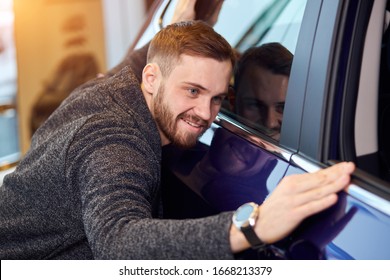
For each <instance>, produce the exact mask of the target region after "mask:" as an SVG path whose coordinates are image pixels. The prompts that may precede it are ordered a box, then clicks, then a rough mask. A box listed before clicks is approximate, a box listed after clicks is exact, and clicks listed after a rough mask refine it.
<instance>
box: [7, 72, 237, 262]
mask: <svg viewBox="0 0 390 280" xmlns="http://www.w3.org/2000/svg"><path fill="white" fill-rule="evenodd" d="M160 164H161V142H160V137H159V134H158V131H157V127H156V124H155V122H154V120H153V118H152V116H151V114H150V111H149V110H148V107H147V105H146V102H145V99H144V97H143V94H142V92H141V89H140V86H139V82H138V81H137V79H136V77H135V76H134V75H133V73H132V71H131V70H130V68H129V67H125V68H124V69H122V70H121V71H120V72H119V73H117V74H115V75H114V76H112V77H109V78H100V79H96V80H94V81H92V82H90V83H88V84H87V85H84V86H82V87H80V88H79V89H77V90H76V91H74V92H73V93H72V94H71V95H70V96H69V97H68V98H67V99H66V100H65V101H64V102H63V103H62V105H61V106H60V108H58V109H57V110H56V111H55V112H54V113H53V114H52V116H51V117H50V118H49V120H48V121H47V122H46V123H45V124H44V125H43V126H42V127H41V128H40V129H39V130H38V131H37V133H36V134H35V135H34V137H33V139H32V144H31V148H30V150H29V152H28V153H27V154H26V156H25V158H24V159H23V160H22V161H21V162H20V164H19V166H18V167H17V169H16V171H15V172H14V173H12V174H9V175H7V176H6V177H5V179H4V183H3V186H1V187H0V259H49V258H55V259H93V258H95V259H226V258H233V255H232V254H231V252H230V249H229V234H228V233H229V227H230V219H231V213H222V214H220V215H217V216H212V217H208V218H203V219H197V220H164V219H161V218H160V217H161V211H160V208H161V207H159V205H160V196H159V184H160Z"/></svg>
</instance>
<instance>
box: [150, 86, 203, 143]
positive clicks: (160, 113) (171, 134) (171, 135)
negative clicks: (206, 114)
mask: <svg viewBox="0 0 390 280" xmlns="http://www.w3.org/2000/svg"><path fill="white" fill-rule="evenodd" d="M164 90H165V88H164V85H163V84H161V85H160V88H159V89H158V92H157V96H156V97H155V99H154V101H153V102H154V103H153V112H154V118H155V121H156V123H157V126H158V127H159V128H160V130H161V132H162V133H163V134H164V135H165V137H167V138H168V140H169V141H170V142H171V143H172V144H173V145H175V146H178V147H179V148H183V149H188V148H191V147H194V146H195V145H196V142H197V141H198V139H199V137H201V136H202V135H203V133H204V132H205V131H206V129H207V128H208V125H207V122H206V121H204V120H201V119H200V118H198V117H196V116H192V115H189V114H186V113H182V114H180V115H178V116H177V117H176V118H175V117H174V114H173V113H172V111H171V109H170V107H169V104H168V102H167V100H166V99H165V98H164ZM180 119H185V120H191V121H192V122H195V123H201V124H202V125H204V126H205V129H204V130H203V131H202V133H200V134H199V133H190V132H181V131H179V129H178V127H177V123H178V121H179V120H180Z"/></svg>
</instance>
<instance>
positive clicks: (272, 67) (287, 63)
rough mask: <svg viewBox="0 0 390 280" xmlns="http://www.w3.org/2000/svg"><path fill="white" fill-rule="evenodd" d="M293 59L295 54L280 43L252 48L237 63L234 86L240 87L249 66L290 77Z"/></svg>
mask: <svg viewBox="0 0 390 280" xmlns="http://www.w3.org/2000/svg"><path fill="white" fill-rule="evenodd" d="M293 58H294V56H293V54H292V53H291V52H290V51H289V50H288V49H287V48H286V47H284V46H283V45H282V44H280V43H278V42H272V43H267V44H263V45H261V46H258V47H252V48H250V49H248V50H246V51H245V52H244V54H243V55H242V56H241V57H240V60H239V61H238V63H237V66H236V69H235V70H236V72H235V75H234V84H235V86H236V87H237V86H239V83H240V80H241V77H242V75H243V73H244V72H245V69H246V68H247V67H248V66H249V65H255V66H258V67H262V68H264V69H266V70H269V71H271V73H273V74H277V75H284V76H287V77H289V76H290V71H291V65H292V61H293Z"/></svg>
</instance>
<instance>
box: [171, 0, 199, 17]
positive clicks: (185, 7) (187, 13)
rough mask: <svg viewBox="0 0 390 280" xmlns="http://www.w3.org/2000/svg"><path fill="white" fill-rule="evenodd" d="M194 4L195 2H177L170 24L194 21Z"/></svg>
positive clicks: (189, 0)
mask: <svg viewBox="0 0 390 280" xmlns="http://www.w3.org/2000/svg"><path fill="white" fill-rule="evenodd" d="M195 3H196V0H179V1H178V3H177V4H176V8H175V12H174V13H173V17H172V20H171V23H176V22H180V21H188V20H194V19H195Z"/></svg>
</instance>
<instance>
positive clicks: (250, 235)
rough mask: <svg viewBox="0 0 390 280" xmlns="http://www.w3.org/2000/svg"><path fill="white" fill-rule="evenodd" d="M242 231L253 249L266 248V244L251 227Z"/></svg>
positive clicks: (243, 228)
mask: <svg viewBox="0 0 390 280" xmlns="http://www.w3.org/2000/svg"><path fill="white" fill-rule="evenodd" d="M241 231H242V233H243V234H244V235H245V237H246V239H247V240H248V242H249V244H251V246H252V248H253V249H261V248H264V247H265V246H266V244H265V243H264V242H263V241H261V239H260V238H259V237H258V236H257V234H256V233H255V231H254V230H253V228H252V227H251V226H247V227H242V228H241Z"/></svg>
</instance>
